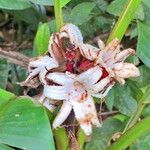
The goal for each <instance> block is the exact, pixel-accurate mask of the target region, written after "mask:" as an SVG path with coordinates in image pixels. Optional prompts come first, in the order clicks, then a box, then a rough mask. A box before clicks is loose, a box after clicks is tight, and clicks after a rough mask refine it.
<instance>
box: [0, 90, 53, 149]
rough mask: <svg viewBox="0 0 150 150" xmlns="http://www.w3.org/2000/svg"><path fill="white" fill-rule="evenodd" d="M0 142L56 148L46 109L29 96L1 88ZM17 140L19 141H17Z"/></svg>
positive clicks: (23, 147)
mask: <svg viewBox="0 0 150 150" xmlns="http://www.w3.org/2000/svg"><path fill="white" fill-rule="evenodd" d="M0 102H1V103H0V143H3V144H7V145H10V146H14V147H18V148H21V149H28V150H35V149H38V150H43V149H44V150H49V149H51V150H54V149H55V148H54V142H53V136H52V132H51V128H50V125H49V120H48V117H47V114H46V112H45V110H44V109H43V108H42V107H40V106H35V105H34V104H33V102H32V101H31V99H29V98H25V97H24V98H19V99H16V98H15V96H14V95H13V94H11V93H9V92H6V91H4V90H0ZM16 141H17V142H16Z"/></svg>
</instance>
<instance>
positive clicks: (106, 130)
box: [84, 118, 122, 150]
mask: <svg viewBox="0 0 150 150" xmlns="http://www.w3.org/2000/svg"><path fill="white" fill-rule="evenodd" d="M121 128H122V123H121V122H120V121H118V120H117V119H113V118H108V119H107V120H105V121H104V122H103V125H102V127H100V128H96V129H94V131H93V135H92V140H91V141H90V142H88V143H87V144H86V145H85V148H84V150H106V149H107V147H108V144H109V140H110V138H111V136H112V135H113V134H114V133H116V132H119V131H120V129H121ZM116 150H117V149H116Z"/></svg>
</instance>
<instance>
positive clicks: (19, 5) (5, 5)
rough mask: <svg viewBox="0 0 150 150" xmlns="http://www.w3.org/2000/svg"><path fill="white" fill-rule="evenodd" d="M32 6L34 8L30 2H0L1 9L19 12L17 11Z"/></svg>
mask: <svg viewBox="0 0 150 150" xmlns="http://www.w3.org/2000/svg"><path fill="white" fill-rule="evenodd" d="M31 6H32V4H31V3H30V2H29V1H22V0H0V8H1V9H9V10H17V9H26V8H29V7H31Z"/></svg>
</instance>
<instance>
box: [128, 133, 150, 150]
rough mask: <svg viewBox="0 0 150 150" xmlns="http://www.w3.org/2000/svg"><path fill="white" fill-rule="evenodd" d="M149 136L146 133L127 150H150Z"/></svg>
mask: <svg viewBox="0 0 150 150" xmlns="http://www.w3.org/2000/svg"><path fill="white" fill-rule="evenodd" d="M149 141H150V134H149V133H146V134H144V135H143V136H141V137H140V138H139V139H137V140H136V141H135V142H134V143H133V144H132V145H131V146H130V148H129V150H150V144H149Z"/></svg>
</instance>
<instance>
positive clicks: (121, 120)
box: [0, 0, 150, 150]
mask: <svg viewBox="0 0 150 150" xmlns="http://www.w3.org/2000/svg"><path fill="white" fill-rule="evenodd" d="M127 2H128V1H127V0H72V1H70V2H69V0H66V1H64V3H62V4H61V6H62V7H63V19H64V22H65V23H67V22H71V23H73V24H75V25H78V26H79V28H80V29H81V32H82V33H83V36H84V39H85V42H88V43H92V44H93V45H96V39H97V38H98V37H100V38H101V39H102V40H104V41H107V39H108V37H109V34H110V33H111V30H112V29H113V27H114V25H115V23H116V22H117V20H118V16H119V15H120V14H121V12H122V10H123V8H124V7H125V5H126V4H127ZM49 5H53V2H52V1H51V0H36V1H35V0H30V1H29V0H11V1H10V0H0V47H1V48H2V49H3V50H6V51H9V50H11V51H18V52H21V53H23V54H25V55H27V56H29V57H33V56H37V55H42V54H44V53H45V51H46V50H47V47H48V41H49V37H50V35H51V33H52V32H55V31H56V25H55V20H54V8H53V6H49ZM122 44H123V47H124V48H128V47H131V48H134V49H136V51H137V55H136V56H132V57H130V58H129V59H128V61H130V62H133V63H135V64H136V65H138V66H139V68H140V71H141V76H140V77H138V78H134V79H129V80H128V81H127V83H126V85H125V86H120V85H116V86H115V87H114V88H113V89H112V90H111V91H110V92H109V95H108V96H107V97H106V99H105V103H103V110H102V112H108V111H116V110H117V111H119V112H118V113H117V115H113V116H105V115H104V116H102V119H103V120H104V122H103V126H102V128H97V129H95V130H94V133H93V137H92V140H91V141H90V142H89V141H87V142H86V143H85V144H84V149H85V150H106V149H107V147H108V146H109V144H110V143H111V142H112V141H111V137H112V136H113V134H114V133H116V132H119V131H122V130H123V128H124V127H125V125H126V123H127V121H128V119H129V118H130V117H131V116H132V114H133V113H134V112H135V111H136V109H137V106H138V103H139V101H140V99H141V98H142V96H143V94H144V93H145V91H146V89H147V87H149V86H150V52H149V49H150V1H149V0H142V2H141V4H140V6H139V8H138V10H137V11H136V13H135V16H134V17H133V19H132V22H131V24H130V26H129V27H128V29H127V31H126V33H125V36H124V37H123V40H122ZM26 76H27V72H26V70H25V69H24V68H22V67H20V66H16V65H13V64H9V63H8V62H7V60H6V59H0V88H2V89H6V90H7V91H10V92H12V93H14V94H16V95H23V89H22V88H21V87H20V86H19V85H18V84H17V82H21V81H23V80H24V79H25V78H26ZM35 92H36V91H35V90H34V89H32V90H31V91H29V93H28V94H29V95H30V96H32V95H33V93H35ZM2 93H3V92H2ZM3 94H4V93H3ZM0 97H1V96H0ZM2 99H5V97H1V101H2ZM10 99H17V98H10ZM10 99H9V100H10ZM4 101H5V100H4ZM6 101H7V100H6ZM13 103H15V101H13ZM23 103H24V104H23V105H21V107H24V108H27V109H28V110H30V109H33V108H34V107H35V106H32V105H33V104H31V103H30V102H29V101H27V102H26V101H25V100H23ZM9 104H11V103H10V102H9ZM15 105H19V103H18V101H17V102H16V104H15ZM2 106H3V109H4V110H3V109H1V110H0V131H1V132H0V143H2V144H0V149H2V150H5V149H6V150H7V149H8V150H9V149H11V148H8V147H6V145H4V144H7V145H10V146H13V147H19V148H21V149H24V148H25V147H24V144H23V143H22V141H19V140H18V139H15V138H14V137H13V140H12V141H11V139H9V138H10V135H11V134H12V133H13V132H16V130H17V124H16V122H14V120H13V119H12V120H13V121H12V120H9V118H10V113H12V114H13V113H14V114H16V112H14V111H13V108H12V111H11V112H9V113H6V112H7V110H8V108H7V107H13V106H14V105H10V106H9V105H8V104H7V105H4V104H3V105H1V103H0V107H2ZM4 106H6V108H7V109H5V107H4ZM30 107H31V108H30ZM20 109H21V108H20ZM34 109H36V107H35V108H34ZM9 110H11V109H9ZM19 111H20V110H18V112H19ZM33 111H34V110H33ZM35 111H38V113H39V118H40V115H41V116H42V114H43V113H44V114H45V113H46V111H45V110H44V109H43V108H42V107H40V106H39V109H38V110H35ZM24 113H25V114H27V116H26V117H27V118H22V119H23V120H24V119H26V120H27V122H28V123H26V122H24V123H23V122H22V121H21V123H22V125H23V126H24V125H27V126H29V125H30V126H31V127H32V128H34V126H36V125H37V124H32V121H31V122H30V120H29V118H28V117H30V114H29V112H24ZM36 113H37V112H36ZM4 114H6V116H7V115H8V114H9V115H8V116H7V117H6V118H4V117H2V116H4ZM48 115H49V116H51V114H49V112H48ZM149 115H150V106H149V103H148V104H147V105H146V107H145V108H144V110H143V112H142V114H141V118H145V117H147V116H149ZM31 116H32V115H31ZM7 118H8V120H7ZM33 118H34V119H37V118H36V116H33ZM50 118H51V117H50ZM30 119H31V120H32V117H30ZM41 119H43V117H41ZM44 119H45V124H44V123H42V124H40V125H41V126H39V127H42V126H44V125H46V124H47V127H46V128H45V129H47V130H49V131H51V129H50V126H49V123H48V118H47V116H45V117H44ZM46 120H47V121H46ZM37 121H38V120H37ZM8 122H10V124H11V125H12V122H13V123H14V124H13V125H14V126H16V129H15V130H12V128H10V131H9V130H8V131H9V132H8V133H7V135H5V134H2V133H6V127H7V129H9V127H10V124H9V123H8ZM39 122H42V120H39ZM6 125H8V126H6ZM3 126H5V129H4V128H3ZM19 126H20V124H19ZM21 127H22V126H21ZM32 128H31V129H29V130H32ZM18 130H19V129H18ZM2 131H3V132H2ZM4 131H5V132H4ZM44 132H45V133H46V131H42V132H41V130H40V132H39V133H41V134H44ZM19 133H20V132H18V135H19ZM25 133H27V131H26V130H24V137H25V136H27V139H26V142H25V145H26V144H27V145H28V144H29V143H28V140H29V139H30V138H28V135H26V134H25ZM32 135H36V131H35V133H33V134H32ZM50 135H51V133H50V134H49V135H47V136H50ZM40 136H41V135H39V137H40ZM45 136H46V135H45ZM16 137H17V136H16ZM29 137H30V135H29ZM17 138H18V137H17ZM36 138H37V136H36ZM50 138H51V137H50ZM15 140H18V143H16V142H15ZM30 140H33V139H30ZM51 141H52V140H51ZM149 141H150V135H149V133H146V134H145V135H143V136H142V137H140V138H139V139H138V140H136V141H135V142H134V143H133V144H132V145H131V146H130V147H129V148H128V149H129V150H149V149H150V143H149ZM32 142H33V143H30V144H31V145H32V146H29V147H28V148H27V149H32V150H35V147H34V141H32ZM38 142H39V143H40V142H41V143H42V142H44V141H35V145H36V144H37V143H38ZM42 144H43V143H42ZM47 144H50V143H47ZM66 145H67V144H66ZM1 147H2V148H1ZM4 147H5V148H4ZM63 147H65V146H64V145H63ZM66 147H67V146H66ZM64 149H65V148H64ZM38 150H40V148H39V147H38ZM44 150H46V148H45V149H44Z"/></svg>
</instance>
